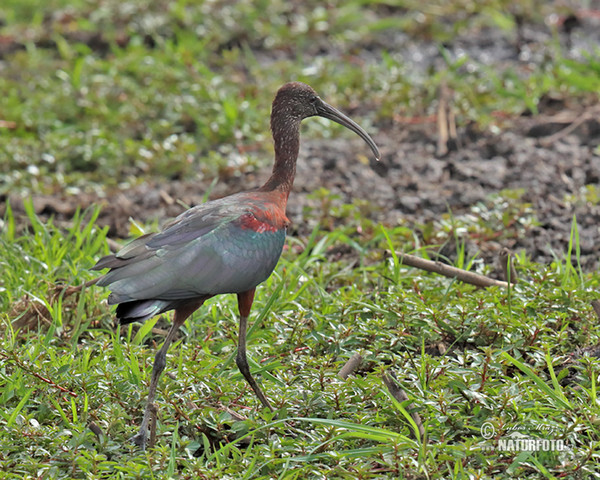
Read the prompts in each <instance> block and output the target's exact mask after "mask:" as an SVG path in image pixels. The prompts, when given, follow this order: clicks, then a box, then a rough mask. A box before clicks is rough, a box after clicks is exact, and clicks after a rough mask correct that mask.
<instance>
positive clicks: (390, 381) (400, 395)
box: [382, 373, 425, 439]
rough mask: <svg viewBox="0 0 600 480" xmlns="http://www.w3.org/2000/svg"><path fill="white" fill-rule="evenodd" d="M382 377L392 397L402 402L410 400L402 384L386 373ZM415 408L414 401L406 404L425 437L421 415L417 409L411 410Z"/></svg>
mask: <svg viewBox="0 0 600 480" xmlns="http://www.w3.org/2000/svg"><path fill="white" fill-rule="evenodd" d="M382 379H383V383H385V386H386V387H387V389H388V391H389V392H390V394H391V395H392V397H394V398H395V399H396V400H397V401H398V402H400V403H402V402H406V401H407V400H409V398H408V395H406V392H405V391H404V390H402V389H401V388H400V386H399V385H398V384H397V383H396V381H395V379H394V378H393V377H392V376H391V375H389V376H388V375H387V374H385V373H384V374H383V375H382ZM414 408H415V407H414V405H413V404H412V403H409V404H408V405H407V406H406V410H407V411H409V412H410V416H411V417H412V419H413V421H414V422H415V425H416V426H417V428H418V429H419V437H420V438H421V439H423V437H424V436H425V427H424V426H423V422H422V421H421V416H420V415H419V414H418V413H417V412H415V411H412V412H411V410H414ZM415 433H416V432H415ZM415 436H416V435H415Z"/></svg>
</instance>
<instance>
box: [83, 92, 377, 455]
mask: <svg viewBox="0 0 600 480" xmlns="http://www.w3.org/2000/svg"><path fill="white" fill-rule="evenodd" d="M312 116H320V117H325V118H328V119H330V120H333V121H334V122H337V123H339V124H340V125H343V126H344V127H346V128H349V129H350V130H352V131H353V132H355V133H357V134H358V135H359V136H360V137H361V138H363V140H364V141H365V142H366V143H367V145H369V147H371V150H373V153H374V154H375V157H376V158H379V151H378V149H377V146H376V145H375V143H374V142H373V140H372V139H371V137H369V135H368V134H367V133H366V132H365V131H364V130H363V129H362V128H361V127H360V126H359V125H357V124H356V123H355V122H353V121H352V120H351V119H350V118H348V117H347V116H345V115H344V114H343V113H341V112H339V111H338V110H336V109H335V108H333V107H332V106H331V105H328V104H327V103H325V102H324V101H323V100H321V99H320V98H319V96H318V95H317V94H316V93H315V91H314V90H313V89H312V88H311V87H309V86H308V85H305V84H303V83H299V82H292V83H287V84H285V85H283V86H282V87H281V88H280V89H279V91H278V92H277V95H276V96H275V100H274V101H273V107H272V111H271V131H272V133H273V140H274V142H275V166H274V167H273V173H272V175H271V177H270V178H269V179H268V180H267V182H266V183H265V184H264V185H263V186H262V187H260V188H258V189H256V190H252V191H248V192H242V193H236V194H234V195H230V196H228V197H224V198H221V199H218V200H213V201H210V202H207V203H204V204H202V205H198V206H195V207H193V208H190V209H189V210H187V211H185V212H184V213H182V214H181V215H179V216H178V217H177V218H175V219H174V220H172V221H171V222H169V223H167V224H166V225H165V226H164V227H163V229H162V230H161V231H160V232H158V233H149V234H146V235H143V236H141V237H139V238H137V239H136V240H133V241H132V242H131V243H129V244H128V245H126V246H125V247H124V248H122V249H121V250H120V251H119V252H118V253H117V254H115V255H109V256H107V257H104V258H102V259H101V260H99V261H98V263H97V264H96V265H95V266H94V267H93V268H94V269H95V270H101V269H103V268H110V271H109V272H108V273H106V274H105V275H104V276H102V277H101V278H100V280H99V281H98V285H100V286H105V287H108V288H109V289H110V290H111V292H112V293H111V294H110V295H109V297H108V303H109V304H111V305H114V304H117V305H118V306H117V311H116V315H117V318H118V319H119V320H120V322H121V324H127V323H130V322H134V321H143V320H146V319H148V318H150V317H152V316H154V315H158V314H161V313H163V312H167V311H169V310H174V311H175V312H174V315H173V325H172V326H171V329H170V330H169V332H168V334H167V336H166V338H165V342H164V344H163V346H162V348H161V349H160V350H159V351H158V353H157V354H156V358H155V360H154V367H153V368H152V377H151V380H150V391H149V393H148V402H147V404H146V409H145V411H144V417H143V420H142V424H141V426H140V431H139V433H138V434H137V435H135V436H134V437H132V439H131V440H132V441H133V442H134V443H136V444H137V445H139V446H141V447H142V448H145V446H146V441H147V435H148V424H149V420H150V416H151V413H150V412H151V406H152V403H153V402H154V397H155V395H156V387H157V383H158V379H159V377H160V374H161V373H162V371H163V369H164V368H165V363H166V356H167V350H168V349H169V345H170V344H171V342H172V341H173V339H174V337H175V334H176V332H177V330H178V329H179V327H180V326H181V325H182V324H183V323H184V322H185V320H186V319H187V318H188V317H189V316H190V315H191V314H192V313H193V312H194V311H196V310H197V309H198V308H199V307H200V306H201V305H202V304H203V303H204V302H205V301H206V300H208V299H209V298H211V297H213V296H215V295H219V294H222V293H235V294H237V299H238V308H239V312H240V330H239V339H238V350H237V355H236V363H237V366H238V368H239V369H240V371H241V372H242V374H243V375H244V377H245V378H246V380H247V381H248V383H249V384H250V386H251V387H252V389H253V390H254V392H255V393H256V396H257V397H258V398H259V400H260V401H261V403H262V404H263V405H264V406H265V407H267V408H269V409H271V410H273V409H272V407H271V404H270V403H269V401H268V400H267V398H266V397H265V396H264V394H263V393H262V391H261V389H260V387H259V386H258V384H257V383H256V381H255V380H254V377H253V376H252V374H251V373H250V368H249V367H248V360H247V358H246V326H247V321H248V315H249V314H250V308H251V307H252V301H253V299H254V291H255V289H256V286H257V285H259V284H260V283H262V282H264V281H265V280H266V279H267V278H268V277H269V275H271V272H272V271H273V269H274V268H275V265H276V264H277V261H278V260H279V256H280V255H281V251H282V249H283V244H284V241H285V235H286V229H287V226H288V225H289V220H288V219H287V218H286V216H285V209H286V204H287V199H288V196H289V194H290V189H291V188H292V183H293V181H294V175H295V173H296V160H297V158H298V150H299V147H300V122H301V121H302V120H303V119H305V118H307V117H312Z"/></svg>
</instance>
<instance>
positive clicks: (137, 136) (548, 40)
mask: <svg viewBox="0 0 600 480" xmlns="http://www.w3.org/2000/svg"><path fill="white" fill-rule="evenodd" d="M599 45H600V2H594V1H588V2H585V1H582V2H576V1H571V2H569V1H552V2H548V1H537V0H524V1H520V2H513V1H503V0H488V1H477V2H475V1H470V0H454V1H441V0H440V1H435V2H422V1H414V0H391V1H365V0H360V1H343V2H337V1H329V2H321V1H319V2H316V1H302V2H300V1H287V0H286V1H283V0H282V1H277V0H276V1H255V2H250V1H237V2H226V1H204V2H203V1H191V0H187V1H186V0H180V1H142V0H139V1H117V0H98V1H91V0H69V1H62V0H49V1H47V0H44V1H41V0H37V1H36V0H4V1H3V2H2V6H0V92H1V95H0V215H2V214H3V212H4V209H5V202H6V200H7V199H11V201H12V205H13V207H14V209H15V210H16V211H20V210H22V208H21V207H20V205H21V204H22V200H23V199H24V198H28V197H31V196H32V197H33V200H34V206H35V210H36V212H37V213H38V214H41V215H46V216H48V215H55V216H57V217H58V218H65V219H68V218H70V217H71V216H72V214H73V213H74V212H75V210H76V208H77V207H85V206H88V205H91V204H96V203H100V204H104V207H103V210H102V213H101V217H100V223H101V224H102V225H108V226H109V227H110V232H109V235H110V236H118V237H126V236H128V235H130V234H131V233H135V232H131V228H132V227H131V223H130V222H129V218H130V217H133V218H135V219H136V220H138V221H140V222H148V221H157V222H160V220H161V219H164V218H165V217H168V216H173V215H176V214H178V213H179V212H180V211H181V210H182V209H183V207H182V206H181V205H180V204H179V203H178V202H179V201H180V202H183V203H184V204H186V205H194V204H197V203H199V202H201V201H203V200H204V199H205V198H215V197H219V196H223V195H226V194H229V193H232V192H235V191H239V190H244V189H250V188H254V187H257V186H259V185H260V184H261V182H262V181H264V179H266V178H267V176H268V174H269V172H270V168H271V163H272V158H273V152H272V144H271V138H270V132H269V112H270V104H271V101H272V98H273V95H274V93H275V92H276V90H277V88H278V87H279V86H280V85H281V84H283V83H285V82H287V81H290V80H301V81H304V82H306V83H309V84H310V85H312V86H313V87H314V88H315V89H316V90H317V91H318V92H319V93H320V94H321V95H322V97H323V98H324V99H325V100H326V101H328V102H329V103H331V104H333V105H335V106H337V107H338V108H340V109H342V110H343V111H345V112H346V113H348V114H349V115H351V116H352V117H353V118H355V119H356V120H357V121H358V122H359V123H360V124H361V125H363V126H364V127H365V128H366V129H367V130H368V131H369V132H370V133H371V134H372V135H373V137H374V138H375V140H376V141H377V143H378V144H379V146H380V148H381V151H382V153H383V158H382V161H381V163H379V164H375V163H374V162H373V159H371V158H370V152H369V151H368V150H367V149H366V148H364V146H363V145H361V143H360V140H359V139H356V138H353V137H352V135H351V134H350V133H349V132H344V131H343V130H342V129H341V128H339V127H337V126H335V125H331V124H330V123H329V122H327V121H324V120H311V121H307V122H305V125H304V127H303V142H302V149H301V158H300V161H299V165H298V176H297V181H296V184H295V192H296V193H295V194H294V195H293V197H292V200H291V202H290V207H289V208H290V218H291V219H292V220H293V222H294V225H295V227H294V229H295V230H294V232H295V233H298V234H307V233H308V232H310V231H311V229H312V227H313V225H314V223H315V222H316V221H321V220H322V219H317V220H315V219H314V218H312V217H313V215H310V214H311V212H312V213H314V212H318V214H319V216H328V215H329V213H330V212H332V208H333V207H334V206H337V207H341V206H342V205H347V204H353V205H354V207H355V208H356V209H357V211H360V215H361V216H362V217H365V218H370V219H372V220H373V221H383V222H387V223H390V224H392V225H397V224H406V225H407V226H409V227H411V228H417V229H418V230H419V231H420V232H421V233H420V235H421V236H422V237H423V241H424V243H429V242H439V238H432V239H430V238H428V237H427V235H428V233H427V232H428V231H429V230H431V225H432V224H433V223H435V222H439V221H440V220H441V221H443V219H444V218H448V214H449V213H450V212H451V213H452V215H460V214H470V215H475V216H482V215H483V216H485V215H487V216H494V215H496V216H498V217H499V218H498V220H497V222H496V226H495V227H494V226H493V227H492V229H493V230H496V231H495V232H488V233H489V234H485V235H479V237H480V238H481V237H484V238H483V240H490V241H489V242H485V241H482V242H479V243H478V244H477V245H475V246H473V248H475V249H478V250H482V251H483V254H484V255H486V254H489V255H494V254H495V253H496V252H497V250H498V249H499V248H500V246H508V247H510V248H516V249H519V248H522V249H525V250H526V251H527V254H528V255H530V256H531V257H532V258H534V259H536V260H540V261H548V260H550V259H551V258H552V251H553V249H555V250H559V251H560V250H563V249H564V246H565V245H566V243H565V242H568V240H569V232H570V229H571V223H572V217H573V214H574V213H576V214H577V219H578V221H579V227H580V239H581V247H582V250H583V256H584V263H585V264H586V267H587V268H592V267H594V266H595V265H596V263H595V258H596V257H597V256H598V253H599V252H598V248H600V247H598V246H599V245H600V241H598V240H599V239H600V234H599V232H598V227H597V225H598V221H599V220H600V213H599V211H598V201H599V200H598V199H599V195H600V194H599V192H598V189H597V188H598V185H597V184H598V178H599V177H598V176H599V172H600V158H599V148H598V143H599V138H600V124H599V123H598V118H599V110H598V108H599V107H598V92H600V59H599V47H598V46H599ZM315 192H316V193H315ZM348 216H349V214H348V212H346V213H345V214H344V215H341V214H340V215H337V217H336V218H328V219H327V222H330V223H332V224H335V223H339V222H346V221H348V218H347V217H348ZM449 228H450V229H454V228H453V227H449ZM454 230H455V229H454ZM488 237H489V238H488Z"/></svg>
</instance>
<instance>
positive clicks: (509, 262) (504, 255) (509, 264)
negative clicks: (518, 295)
mask: <svg viewBox="0 0 600 480" xmlns="http://www.w3.org/2000/svg"><path fill="white" fill-rule="evenodd" d="M498 258H500V267H501V268H502V275H503V276H504V280H506V281H507V282H510V283H512V284H515V283H517V282H518V281H519V277H518V276H517V271H516V270H515V265H514V262H513V259H514V257H513V255H512V254H511V252H510V250H509V249H508V248H503V249H502V250H500V253H499V254H498Z"/></svg>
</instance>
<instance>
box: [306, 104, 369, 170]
mask: <svg viewBox="0 0 600 480" xmlns="http://www.w3.org/2000/svg"><path fill="white" fill-rule="evenodd" d="M316 108H317V113H316V114H317V115H318V116H319V117H323V118H327V119H329V120H333V121H334V122H335V123H339V124H340V125H342V126H344V127H346V128H347V129H348V130H352V131H353V132H354V133H356V134H357V135H358V136H359V137H360V138H362V139H363V140H364V141H365V142H366V143H367V145H368V146H369V147H370V148H371V150H372V151H373V154H374V155H375V159H376V160H379V159H380V158H381V155H380V153H379V149H378V148H377V145H375V142H374V141H373V139H372V138H371V137H370V136H369V134H368V133H367V132H365V131H364V130H363V128H362V127H361V126H360V125H359V124H358V123H356V122H355V121H354V120H352V119H351V118H349V117H347V116H346V115H344V114H343V113H342V112H340V111H339V110H338V109H336V108H334V107H332V106H331V105H329V104H328V103H326V102H324V101H323V100H321V99H320V98H319V103H318V104H317V105H316Z"/></svg>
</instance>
